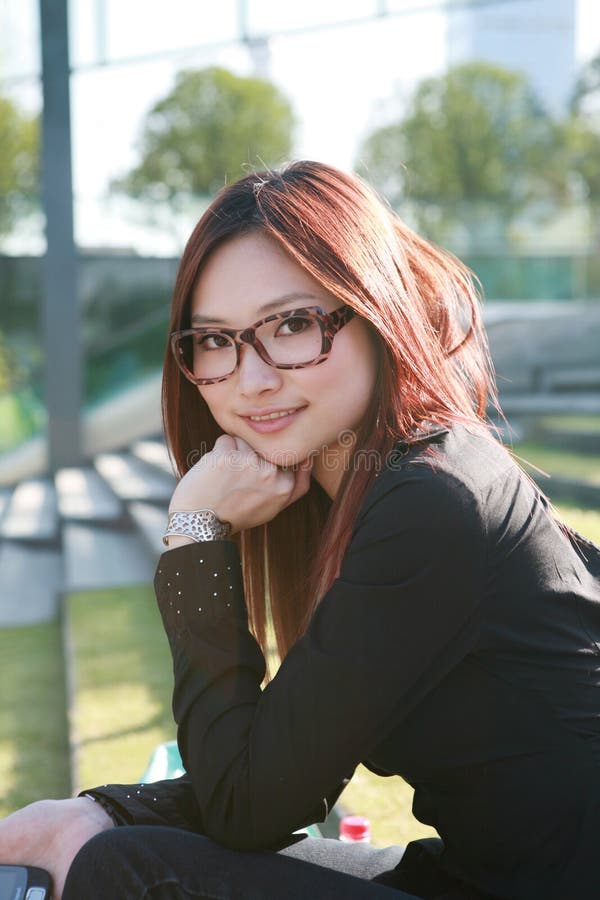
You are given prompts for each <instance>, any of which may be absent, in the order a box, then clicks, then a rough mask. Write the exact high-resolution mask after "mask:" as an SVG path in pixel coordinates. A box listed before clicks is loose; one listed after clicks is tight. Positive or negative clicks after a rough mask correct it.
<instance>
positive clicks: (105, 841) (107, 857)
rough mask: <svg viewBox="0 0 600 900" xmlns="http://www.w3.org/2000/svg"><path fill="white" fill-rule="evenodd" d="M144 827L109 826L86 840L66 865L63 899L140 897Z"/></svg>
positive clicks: (143, 888) (143, 863) (88, 899)
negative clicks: (67, 866) (70, 862)
mask: <svg viewBox="0 0 600 900" xmlns="http://www.w3.org/2000/svg"><path fill="white" fill-rule="evenodd" d="M145 830H146V829H145V828H139V827H137V828H133V827H120V828H109V829H108V830H106V831H101V832H100V833H99V834H97V835H95V836H94V837H93V838H91V839H90V840H89V841H87V843H85V844H84V845H83V846H82V847H81V849H80V850H79V852H78V853H77V855H76V856H75V859H74V860H73V862H72V864H71V867H70V868H69V872H68V874H67V879H66V882H65V888H64V891H63V900H81V898H82V897H85V898H86V900H96V898H98V900H100V898H102V900H106V898H107V897H118V896H126V897H131V898H134V897H138V896H139V897H141V896H142V895H143V893H144V890H145V883H144V873H145V872H146V871H147V869H148V868H149V867H148V866H147V862H148V860H147V859H146V858H145V857H146V852H145V848H144V841H143V834H142V833H141V832H143V831H145Z"/></svg>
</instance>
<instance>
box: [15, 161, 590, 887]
mask: <svg viewBox="0 0 600 900" xmlns="http://www.w3.org/2000/svg"><path fill="white" fill-rule="evenodd" d="M170 331H171V332H172V334H171V339H170V345H169V348H168V351H167V354H166V358H165V369H164V383H163V406H164V421H165V431H166V436H167V440H168V443H169V445H170V447H171V449H172V453H173V456H174V459H175V461H176V464H177V467H178V470H179V473H180V475H181V476H182V477H181V479H180V481H179V483H178V485H177V487H176V489H175V492H174V494H173V498H172V501H171V504H170V516H169V523H168V527H167V535H166V536H165V542H166V543H167V545H168V549H167V550H166V551H165V553H164V554H163V555H162V557H161V558H160V561H159V563H158V568H157V573H156V580H155V587H156V594H157V598H158V603H159V606H160V610H161V613H162V616H163V621H164V625H165V630H166V633H167V636H168V639H169V643H170V647H171V651H172V654H173V664H174V677H175V685H174V694H173V709H174V714H175V718H176V721H177V725H178V741H179V746H180V749H181V755H182V758H183V761H184V764H185V768H186V771H187V774H186V775H185V776H184V777H183V778H180V779H177V780H173V781H166V782H162V783H158V784H152V785H105V786H104V787H100V788H96V789H95V790H92V791H88V792H87V795H86V796H81V797H79V798H76V799H74V800H66V801H55V802H51V801H42V802H41V803H38V804H33V805H32V806H30V807H27V808H26V809H25V810H22V811H20V812H18V813H15V814H14V815H13V816H11V817H9V818H8V819H6V820H5V821H4V823H0V856H1V858H2V860H3V861H13V862H14V861H19V862H28V863H30V864H37V865H42V866H45V867H46V868H50V869H51V871H52V872H53V874H54V877H55V881H56V884H57V894H56V896H57V898H60V896H61V893H62V898H63V900H82V898H86V900H94V898H102V900H106V898H115V900H118V898H123V900H142V898H159V900H166V898H187V897H195V898H198V897H202V898H204V897H206V898H222V900H224V898H250V900H252V898H265V897H272V898H276V900H283V898H310V900H313V898H328V900H329V898H338V897H339V898H363V897H364V898H374V900H375V898H385V897H392V896H397V897H398V898H403V897H420V898H439V900H441V898H445V900H469V898H470V900H476V898H479V900H482V898H497V900H537V898H544V900H550V898H555V900H567V898H568V900H571V898H577V900H585V898H597V897H598V896H599V895H600V866H599V865H598V863H597V859H598V843H599V841H600V715H599V710H600V579H599V576H600V551H599V549H598V548H597V547H595V546H594V545H592V544H590V543H589V542H587V541H585V540H584V539H581V538H579V537H578V536H577V535H575V534H574V533H573V532H570V531H569V529H567V528H566V527H565V526H563V525H561V524H560V523H559V522H557V521H556V520H555V518H554V517H553V515H552V513H551V510H550V508H549V506H548V504H547V502H546V501H545V499H544V498H543V496H542V495H541V494H540V493H539V491H538V490H537V489H536V488H535V486H534V485H533V484H532V483H531V481H530V479H529V478H527V477H526V476H525V475H524V474H523V472H522V471H521V470H520V469H519V468H518V466H517V465H516V464H515V463H514V462H513V461H512V459H511V457H510V455H509V453H508V452H507V451H506V450H505V449H504V448H503V447H502V446H501V445H500V443H499V441H498V440H497V439H496V438H495V436H494V433H493V431H492V430H491V429H490V428H489V426H488V424H487V419H486V410H487V406H488V403H489V402H494V390H493V381H492V377H491V371H490V366H489V362H488V354H487V349H486V341H485V336H484V333H483V329H482V326H481V322H480V316H479V311H478V300H477V295H476V291H475V289H474V286H473V283H472V281H471V278H470V275H469V272H468V270H467V269H466V268H465V267H464V266H463V265H461V263H459V262H458V261H457V260H456V259H454V258H453V257H452V256H450V255H449V254H447V253H444V252H442V251H440V250H439V249H437V248H435V247H433V246H432V245H431V244H428V243H427V242H426V241H424V240H423V239H422V238H420V237H418V236H417V235H416V234H414V233H413V232H412V231H411V230H410V229H409V228H407V227H406V226H405V225H403V224H402V223H401V222H400V221H399V220H398V218H397V217H396V216H395V215H393V214H392V213H391V211H390V210H389V209H388V208H387V207H385V206H384V205H383V204H382V203H381V202H380V201H379V200H378V199H377V197H376V196H375V195H374V194H373V192H372V191H371V190H370V189H369V188H368V187H367V186H366V185H365V184H364V183H363V182H362V181H360V179H358V178H355V177H351V176H349V175H346V174H343V173H342V172H339V171H337V170H335V169H333V168H330V167H328V166H325V165H321V164H318V163H314V162H300V163H296V164H293V165H290V166H288V167H287V168H285V169H283V170H282V171H280V172H267V173H261V174H255V175H249V176H247V177H246V178H244V179H242V180H241V181H239V182H238V183H236V184H233V185H232V186H230V187H228V188H226V189H225V190H224V191H223V192H222V193H221V194H220V195H219V196H218V197H217V198H216V200H215V201H214V203H213V204H212V206H211V207H210V208H209V210H208V211H207V212H206V214H205V215H204V216H203V217H202V219H201V220H200V222H199V224H198V225H197V227H196V229H195V231H194V233H193V234H192V236H191V238H190V241H189V243H188V245H187V247H186V250H185V253H184V256H183V259H182V262H181V267H180V270H179V275H178V278H177V283H176V287H175V293H174V300H173V308H172V318H171V328H170ZM268 621H272V623H273V629H274V633H275V636H276V640H277V645H278V647H279V650H280V654H281V657H282V659H283V662H282V664H281V666H280V668H279V669H278V671H277V673H276V674H275V675H274V677H272V679H271V680H270V681H268V682H267V683H266V686H265V685H264V684H263V681H264V677H265V657H264V653H265V648H266V644H267V622H268ZM361 761H362V762H363V763H365V765H367V766H369V767H370V768H371V769H373V770H374V771H376V772H378V773H379V774H381V775H384V776H385V775H394V774H400V775H402V776H403V777H404V778H405V779H406V780H407V781H408V782H410V783H411V784H412V785H413V786H414V788H415V799H414V812H415V815H416V816H417V817H418V818H419V819H420V820H421V821H423V822H426V823H429V824H431V825H433V826H435V828H436V829H437V831H438V832H439V834H440V836H441V839H440V840H437V839H435V840H428V841H416V842H414V843H412V844H410V845H409V847H408V848H407V850H406V852H405V853H402V850H401V849H400V848H389V849H387V850H376V849H374V848H370V847H366V846H361V845H355V846H352V845H345V844H342V843H340V842H336V841H319V840H311V839H304V840H299V841H298V837H299V836H298V835H294V832H295V831H296V830H297V829H299V828H301V827H302V826H304V825H306V824H308V823H310V822H313V821H316V820H322V819H323V818H324V817H325V815H326V813H327V810H328V809H329V808H330V806H331V804H332V803H333V802H334V801H335V800H336V798H337V797H338V796H339V794H340V791H341V790H342V788H343V786H344V784H345V782H346V780H347V779H348V778H349V777H350V776H351V775H352V772H353V770H354V768H355V767H356V766H357V764H358V763H359V762H361ZM390 790H393V782H390ZM92 800H95V801H96V802H92ZM115 825H116V826H118V827H114V826H115ZM276 851H279V852H276ZM15 857H18V860H17V859H16V858H15ZM65 877H66V884H65ZM63 884H64V890H63Z"/></svg>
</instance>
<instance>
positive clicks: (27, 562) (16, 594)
mask: <svg viewBox="0 0 600 900" xmlns="http://www.w3.org/2000/svg"><path fill="white" fill-rule="evenodd" d="M61 588H62V561H61V556H60V552H59V551H58V550H57V549H55V548H48V547H47V546H36V545H35V544H29V543H22V542H20V541H4V542H3V543H2V544H0V626H14V625H34V624H37V623H40V622H49V621H51V620H52V619H54V618H55V617H56V615H57V614H58V597H59V594H60V591H61Z"/></svg>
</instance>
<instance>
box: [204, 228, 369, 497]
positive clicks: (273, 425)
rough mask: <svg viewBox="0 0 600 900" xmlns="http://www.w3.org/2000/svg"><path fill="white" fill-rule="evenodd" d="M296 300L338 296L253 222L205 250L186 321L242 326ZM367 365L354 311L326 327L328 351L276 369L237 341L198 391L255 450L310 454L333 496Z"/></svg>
mask: <svg viewBox="0 0 600 900" xmlns="http://www.w3.org/2000/svg"><path fill="white" fill-rule="evenodd" d="M274 303H276V304H277V305H276V306H273V304H274ZM267 304H268V305H269V309H267V310H265V309H264V307H265V305H267ZM304 306H320V307H322V308H323V309H324V310H325V311H326V312H332V311H333V310H334V309H336V308H337V307H339V306H341V301H340V300H339V299H338V298H337V297H335V296H333V295H332V294H329V293H328V292H327V291H325V290H324V289H323V288H322V287H321V285H320V284H319V283H318V282H317V281H315V280H314V279H313V278H312V277H311V276H310V275H309V274H308V273H307V272H305V270H304V269H303V268H302V267H301V266H299V265H298V263H296V262H295V261H294V260H293V259H292V258H291V257H290V256H288V254H287V253H285V251H284V250H283V249H281V248H280V247H279V245H278V244H277V243H276V242H275V241H274V240H273V239H272V238H270V237H268V236H266V235H265V234H263V233H261V232H257V231H255V232H251V233H249V234H245V235H241V236H239V237H235V238H232V239H230V240H228V241H226V242H225V243H224V244H222V245H221V246H220V247H219V248H218V249H217V250H215V251H214V253H213V254H212V255H211V256H210V257H209V259H208V262H207V264H206V265H205V267H204V268H203V270H202V273H201V275H200V278H199V280H198V283H197V285H196V288H195V290H194V292H193V295H192V307H191V316H192V326H193V325H195V324H203V325H213V324H214V325H216V326H218V325H222V326H223V327H230V328H236V329H238V328H244V327H247V326H249V325H252V324H253V323H254V322H256V321H258V320H259V319H262V318H264V317H265V316H267V315H269V314H271V313H273V312H283V311H285V310H290V309H297V308H299V307H304ZM194 316H199V317H200V316H201V317H202V322H201V323H200V322H199V321H198V320H196V321H194ZM376 370H377V353H376V349H375V346H374V341H373V339H372V337H371V336H370V334H369V332H368V329H367V326H366V324H365V323H364V321H362V320H361V319H359V318H358V317H355V318H354V319H352V320H351V321H350V322H349V323H348V324H347V325H345V326H344V327H343V328H342V329H341V330H340V331H339V332H338V333H337V334H336V336H335V338H334V341H333V347H332V349H331V353H330V354H329V357H328V358H327V359H326V360H325V362H323V363H320V364H319V365H316V366H312V367H307V368H304V369H276V368H274V367H273V366H270V365H268V364H267V363H266V362H264V361H263V360H262V359H261V358H260V356H259V355H258V353H257V352H256V350H255V349H254V348H253V347H251V346H249V345H244V346H243V347H242V348H241V349H240V364H239V367H238V368H237V370H236V371H235V372H234V373H233V374H232V375H230V376H229V378H227V379H226V380H225V381H221V382H218V383H216V384H207V385H199V386H198V390H199V392H200V394H201V396H202V397H203V398H204V400H205V401H206V403H207V404H208V407H209V409H210V412H211V413H212V415H213V417H214V419H215V420H216V421H217V423H218V424H219V425H220V427H221V428H222V429H223V431H225V432H226V433H227V434H231V435H233V436H239V437H241V438H243V439H244V440H245V441H247V443H248V444H250V445H251V446H252V447H253V448H254V450H255V451H256V452H257V453H258V454H259V455H260V456H263V457H264V458H265V459H268V460H269V461H271V462H273V463H275V464H276V465H286V466H289V465H293V464H299V463H301V462H303V461H304V460H306V459H307V458H308V457H309V456H311V455H313V456H314V467H313V475H314V477H315V478H317V480H318V481H319V482H320V483H321V484H322V486H323V487H324V489H325V490H326V491H327V492H328V493H329V494H330V496H334V494H335V491H336V489H337V486H338V484H339V481H340V478H341V476H342V471H341V470H340V460H341V459H342V457H343V455H344V454H343V448H344V446H347V443H348V432H354V431H355V430H356V429H357V428H358V426H359V425H360V423H361V420H362V418H363V416H364V414H365V412H366V410H367V408H368V405H369V402H370V400H371V396H372V392H373V387H374V384H375V378H376ZM281 412H285V413H286V415H283V416H281V417H278V418H275V419H269V420H265V421H262V422H258V421H255V420H253V418H251V417H257V416H266V415H268V414H270V413H281ZM340 437H341V443H340Z"/></svg>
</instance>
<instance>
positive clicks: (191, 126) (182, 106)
mask: <svg viewBox="0 0 600 900" xmlns="http://www.w3.org/2000/svg"><path fill="white" fill-rule="evenodd" d="M293 125H294V116H293V112H292V108H291V106H290V104H289V102H288V100H287V99H286V98H285V97H284V96H283V94H282V93H281V92H280V91H279V90H278V89H277V88H276V87H275V86H274V85H273V84H271V83H270V82H268V81H265V80H263V79H260V78H244V77H240V76H238V75H234V74H233V73H232V72H229V71H227V70H226V69H222V68H219V67H211V68H207V69H202V70H200V71H191V70H190V71H184V72H180V73H179V75H178V76H177V80H176V83H175V87H174V88H173V90H172V91H171V92H170V93H169V94H168V95H167V96H166V97H164V98H163V99H162V100H160V101H159V102H158V103H156V105H155V106H154V107H152V109H151V110H150V111H149V113H148V114H147V116H146V119H145V122H144V125H143V129H142V135H141V141H140V151H141V153H140V156H141V162H140V163H139V165H138V166H136V167H135V168H134V169H133V170H132V171H131V172H129V174H128V175H126V176H125V177H124V178H122V179H120V180H118V181H116V182H114V183H113V186H114V187H115V188H117V189H118V190H120V191H122V192H125V193H127V194H129V195H131V196H133V197H136V198H140V199H145V200H155V201H169V202H170V203H172V202H173V201H177V200H178V199H182V198H189V197H190V196H202V195H206V194H211V193H213V192H214V191H215V190H218V189H219V188H220V187H222V186H223V185H224V184H225V183H226V182H227V181H230V180H235V179H237V178H239V177H241V175H242V174H243V166H244V164H248V163H254V164H255V163H256V161H260V163H261V164H264V165H266V166H269V165H273V164H275V163H278V162H281V161H282V159H283V158H285V157H287V156H289V154H290V152H291V147H292V130H293Z"/></svg>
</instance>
